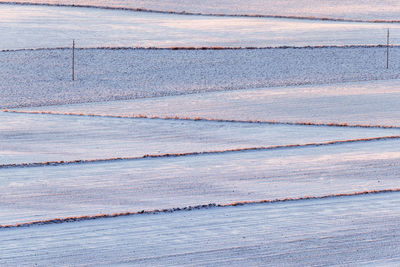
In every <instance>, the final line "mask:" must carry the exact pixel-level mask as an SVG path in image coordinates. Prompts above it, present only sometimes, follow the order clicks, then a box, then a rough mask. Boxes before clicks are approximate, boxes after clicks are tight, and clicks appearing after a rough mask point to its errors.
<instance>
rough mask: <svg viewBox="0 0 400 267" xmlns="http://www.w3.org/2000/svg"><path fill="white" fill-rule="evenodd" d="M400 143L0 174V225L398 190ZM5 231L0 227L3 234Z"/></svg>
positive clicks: (14, 170)
mask: <svg viewBox="0 0 400 267" xmlns="http://www.w3.org/2000/svg"><path fill="white" fill-rule="evenodd" d="M399 145H400V141H399V140H398V139H397V140H380V141H370V142H356V143H348V144H336V145H328V146H309V147H295V148H282V149H271V150H259V151H243V152H230V153H218V154H208V155H197V156H182V157H164V158H146V159H136V160H124V161H114V162H112V161H109V162H107V161H106V162H99V163H87V164H67V165H60V166H42V167H25V168H24V167H15V168H1V169H0V177H1V179H0V209H1V211H2V212H1V215H0V225H5V224H11V223H23V222H29V221H36V220H45V219H53V218H59V217H69V216H83V215H95V214H103V213H107V214H108V213H116V212H126V211H136V212H137V211H140V210H143V209H144V210H153V209H163V208H174V207H186V206H189V205H200V204H202V205H203V204H209V203H222V204H225V203H230V202H235V201H248V200H261V199H275V198H288V197H289V198H290V197H293V198H295V197H303V196H324V195H328V194H339V193H354V192H359V191H370V190H385V189H397V188H400V181H399V179H398V178H399V173H400V152H399V150H398V147H399ZM1 231H2V229H0V232H1Z"/></svg>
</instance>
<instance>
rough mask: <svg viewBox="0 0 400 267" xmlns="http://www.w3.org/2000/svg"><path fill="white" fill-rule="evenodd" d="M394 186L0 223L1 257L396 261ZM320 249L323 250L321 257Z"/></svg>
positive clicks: (398, 231)
mask: <svg viewBox="0 0 400 267" xmlns="http://www.w3.org/2000/svg"><path fill="white" fill-rule="evenodd" d="M399 196H400V195H399V193H383V194H367V195H358V196H351V197H334V198H324V199H313V200H308V201H291V202H278V203H269V204H267V203H264V204H258V205H244V206H234V207H224V208H211V209H203V210H201V209H200V210H191V211H190V212H174V213H157V214H147V215H146V216H123V217H117V218H113V219H98V220H89V221H81V222H79V223H66V224H53V225H42V226H39V227H23V228H11V229H0V238H1V240H2V242H1V243H0V251H1V253H2V257H0V264H1V265H2V266H10V265H34V264H38V265H49V264H50V265H63V264H65V261H66V259H68V264H72V265H79V264H82V263H84V264H86V265H96V266H110V265H129V266H143V265H147V266H161V265H162V266H177V265H180V266H182V265H189V264H190V265H191V266H211V265H213V266H215V265H218V266H239V265H243V264H250V265H263V266H277V265H279V266H294V265H297V264H298V263H299V262H301V263H302V264H305V265H335V264H337V263H338V262H340V263H341V264H345V265H365V264H371V265H380V264H381V265H397V264H398V263H399V262H400V250H399V248H400V244H399V240H400V239H399V236H400V228H399V224H398V217H399V216H400V208H399V207H400V197H399ZM320 255H324V257H321V256H320Z"/></svg>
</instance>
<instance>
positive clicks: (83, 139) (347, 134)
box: [0, 113, 400, 165]
mask: <svg viewBox="0 0 400 267" xmlns="http://www.w3.org/2000/svg"><path fill="white" fill-rule="evenodd" d="M0 120H1V121H2V124H1V125H0V143H1V144H2V153H1V155H0V164H1V165H3V164H18V163H31V162H48V161H73V160H92V159H109V158H116V157H142V156H144V155H146V154H151V155H160V154H168V153H174V154H177V153H185V152H202V151H223V150H227V149H237V148H251V147H262V146H265V147H268V146H284V145H293V144H307V143H325V142H329V141H336V140H348V139H360V138H373V137H379V136H394V135H399V136H400V129H378V128H370V129H366V128H347V129H346V128H343V127H309V126H294V125H268V124H257V123H251V124H248V123H233V124H232V123H228V122H207V121H201V122H196V121H176V120H148V119H123V118H101V117H78V118H76V117H73V116H53V115H27V114H13V113H0Z"/></svg>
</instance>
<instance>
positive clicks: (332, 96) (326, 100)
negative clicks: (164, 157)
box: [22, 80, 400, 127]
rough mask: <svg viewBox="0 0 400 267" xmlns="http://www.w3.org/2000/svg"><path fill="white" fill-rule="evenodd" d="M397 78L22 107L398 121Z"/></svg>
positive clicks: (399, 91)
mask: <svg viewBox="0 0 400 267" xmlns="http://www.w3.org/2000/svg"><path fill="white" fill-rule="evenodd" d="M399 103H400V80H387V81H369V82H350V83H338V84H329V85H303V86H287V87H269V88H262V89H246V90H236V91H223V92H209V93H202V94H190V95H180V96H169V97H159V98H145V99H135V100H127V101H110V102H99V103H88V104H73V105H60V106H49V107H38V108H22V110H24V111H38V112H41V111H47V112H56V113H61V114H62V113H75V114H81V113H82V114H97V115H112V116H121V115H122V116H132V115H133V114H136V115H137V114H142V115H145V116H148V117H152V116H158V117H161V118H163V117H165V116H167V117H172V118H173V117H175V116H177V117H179V118H192V119H194V118H204V119H214V120H215V119H216V120H218V119H222V120H224V119H225V120H238V121H254V120H259V121H277V122H292V123H296V122H305V123H307V122H311V123H326V124H329V123H337V124H350V125H358V124H359V125H367V126H368V125H380V126H396V127H400V108H399Z"/></svg>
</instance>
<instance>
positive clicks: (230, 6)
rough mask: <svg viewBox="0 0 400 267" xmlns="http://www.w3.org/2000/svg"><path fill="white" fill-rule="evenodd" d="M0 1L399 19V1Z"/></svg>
mask: <svg viewBox="0 0 400 267" xmlns="http://www.w3.org/2000/svg"><path fill="white" fill-rule="evenodd" d="M0 2H18V3H42V4H56V5H57V4H62V5H88V6H99V7H116V8H132V9H135V8H142V9H150V10H158V11H165V12H190V13H202V14H228V15H229V14H230V15H273V16H301V17H316V18H333V19H357V20H372V21H373V20H399V17H400V4H399V2H398V1H396V0H382V1H379V0H363V1H359V0H329V1H325V0H307V1H298V0H280V1H276V0H247V1H246V2H245V4H244V3H243V1H242V0H202V1H196V0H179V1H176V0H163V1H159V0H13V1H11V0H0Z"/></svg>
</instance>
